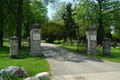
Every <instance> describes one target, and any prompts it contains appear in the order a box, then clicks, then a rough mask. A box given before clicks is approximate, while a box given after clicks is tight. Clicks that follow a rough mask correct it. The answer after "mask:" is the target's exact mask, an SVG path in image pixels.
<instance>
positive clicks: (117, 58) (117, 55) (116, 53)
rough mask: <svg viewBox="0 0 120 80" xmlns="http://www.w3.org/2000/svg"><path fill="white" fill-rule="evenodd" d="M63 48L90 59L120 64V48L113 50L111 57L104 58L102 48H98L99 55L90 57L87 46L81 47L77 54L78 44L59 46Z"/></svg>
mask: <svg viewBox="0 0 120 80" xmlns="http://www.w3.org/2000/svg"><path fill="white" fill-rule="evenodd" d="M59 46H61V47H63V48H66V49H68V50H71V51H74V52H76V53H79V54H83V55H86V56H89V57H94V58H99V59H103V60H108V61H113V62H119V63H120V48H111V56H104V55H102V48H97V53H98V55H97V56H95V55H89V54H87V53H86V49H85V45H82V44H81V45H79V49H78V52H77V44H73V45H72V46H71V45H70V44H63V45H59Z"/></svg>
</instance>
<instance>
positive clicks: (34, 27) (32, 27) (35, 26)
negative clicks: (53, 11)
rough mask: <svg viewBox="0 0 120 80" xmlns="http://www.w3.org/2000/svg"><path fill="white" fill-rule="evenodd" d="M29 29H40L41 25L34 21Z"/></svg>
mask: <svg viewBox="0 0 120 80" xmlns="http://www.w3.org/2000/svg"><path fill="white" fill-rule="evenodd" d="M30 28H31V29H41V28H42V26H40V25H39V24H38V23H34V24H33V25H32V26H30Z"/></svg>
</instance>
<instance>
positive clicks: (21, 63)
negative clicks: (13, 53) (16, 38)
mask: <svg viewBox="0 0 120 80" xmlns="http://www.w3.org/2000/svg"><path fill="white" fill-rule="evenodd" d="M22 45H24V43H22ZM4 46H6V47H0V70H1V69H4V68H8V67H9V66H18V67H23V68H24V69H25V70H26V71H27V73H28V76H31V77H32V76H35V75H36V74H38V73H40V72H49V73H50V65H49V64H48V62H47V60H46V59H45V58H44V55H42V56H41V57H29V47H25V48H22V49H19V52H18V53H19V58H18V59H10V58H9V54H10V52H9V51H10V48H9V46H10V45H9V43H8V42H4Z"/></svg>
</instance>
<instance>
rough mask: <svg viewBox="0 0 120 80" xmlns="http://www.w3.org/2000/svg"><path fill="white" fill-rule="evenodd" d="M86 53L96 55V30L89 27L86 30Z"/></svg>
mask: <svg viewBox="0 0 120 80" xmlns="http://www.w3.org/2000/svg"><path fill="white" fill-rule="evenodd" d="M86 39H87V42H86V52H87V53H88V54H91V55H97V28H95V27H93V26H89V27H88V28H86Z"/></svg>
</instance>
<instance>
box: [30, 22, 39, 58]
mask: <svg viewBox="0 0 120 80" xmlns="http://www.w3.org/2000/svg"><path fill="white" fill-rule="evenodd" d="M30 28H31V30H30V56H31V57H36V56H40V55H41V26H40V25H39V24H37V23H35V24H33V25H32V26H31V27H30Z"/></svg>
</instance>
